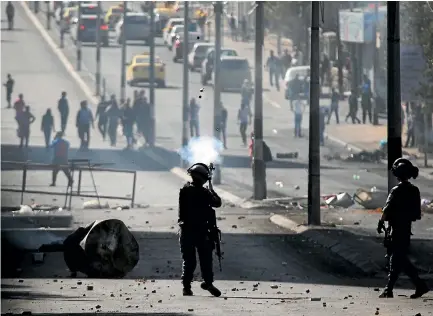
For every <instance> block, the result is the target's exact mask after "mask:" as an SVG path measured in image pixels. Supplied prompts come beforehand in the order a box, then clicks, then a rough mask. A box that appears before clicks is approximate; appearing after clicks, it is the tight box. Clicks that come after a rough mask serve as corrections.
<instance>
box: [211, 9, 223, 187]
mask: <svg viewBox="0 0 433 316" xmlns="http://www.w3.org/2000/svg"><path fill="white" fill-rule="evenodd" d="M214 10H215V60H214V75H215V77H214V78H215V84H214V103H213V105H214V107H213V128H214V130H213V133H214V134H213V135H214V137H215V138H216V139H218V140H220V139H221V130H220V128H221V75H220V73H221V69H220V68H221V67H220V65H221V29H222V25H221V15H222V13H223V3H222V2H220V1H218V2H215V3H214ZM212 180H213V183H214V184H221V165H220V164H219V163H217V162H216V163H215V170H214V175H213V179H212Z"/></svg>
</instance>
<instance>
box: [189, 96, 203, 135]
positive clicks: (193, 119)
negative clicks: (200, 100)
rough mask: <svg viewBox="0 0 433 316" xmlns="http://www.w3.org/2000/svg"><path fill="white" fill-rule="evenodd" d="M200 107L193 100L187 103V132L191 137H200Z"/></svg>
mask: <svg viewBox="0 0 433 316" xmlns="http://www.w3.org/2000/svg"><path fill="white" fill-rule="evenodd" d="M199 112H200V106H199V105H198V104H197V102H196V100H195V98H191V101H190V102H189V130H190V133H191V138H192V137H200V116H199Z"/></svg>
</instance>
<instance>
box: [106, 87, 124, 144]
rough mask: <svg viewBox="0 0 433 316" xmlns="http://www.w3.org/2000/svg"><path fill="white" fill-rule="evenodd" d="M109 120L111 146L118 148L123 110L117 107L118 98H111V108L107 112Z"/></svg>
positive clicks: (113, 96)
mask: <svg viewBox="0 0 433 316" xmlns="http://www.w3.org/2000/svg"><path fill="white" fill-rule="evenodd" d="M106 114H107V119H108V136H109V137H110V144H111V146H116V142H117V126H118V125H119V119H120V117H121V116H122V113H121V110H120V109H119V106H118V105H117V101H116V96H115V95H114V94H113V95H112V96H111V101H110V107H109V108H108V110H107V113H106Z"/></svg>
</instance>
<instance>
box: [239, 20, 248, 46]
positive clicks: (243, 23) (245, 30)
mask: <svg viewBox="0 0 433 316" xmlns="http://www.w3.org/2000/svg"><path fill="white" fill-rule="evenodd" d="M240 23H241V30H242V41H243V42H246V41H248V25H247V18H246V17H245V15H244V16H242V19H241V22H240Z"/></svg>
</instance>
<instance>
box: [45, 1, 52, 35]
mask: <svg viewBox="0 0 433 316" xmlns="http://www.w3.org/2000/svg"><path fill="white" fill-rule="evenodd" d="M45 3H46V4H47V30H51V5H50V1H45Z"/></svg>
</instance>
